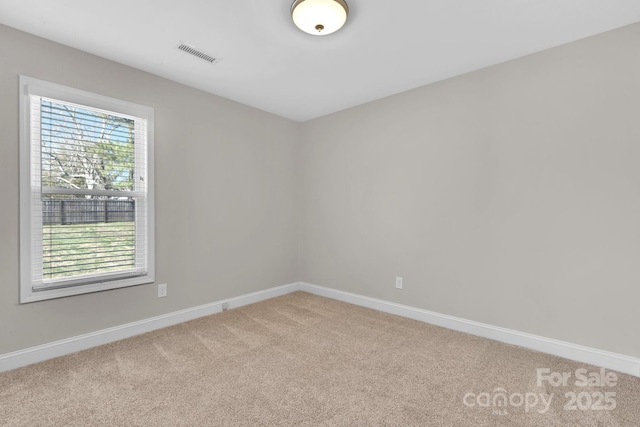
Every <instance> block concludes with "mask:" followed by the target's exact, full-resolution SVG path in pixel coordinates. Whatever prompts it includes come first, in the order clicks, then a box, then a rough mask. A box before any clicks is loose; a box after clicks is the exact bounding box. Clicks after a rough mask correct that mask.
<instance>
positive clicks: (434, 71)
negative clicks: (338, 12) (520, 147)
mask: <svg viewBox="0 0 640 427" xmlns="http://www.w3.org/2000/svg"><path fill="white" fill-rule="evenodd" d="M292 2H293V0H171V1H169V0H108V1H96V0H0V23H3V24H5V25H8V26H10V27H14V28H17V29H20V30H23V31H26V32H29V33H32V34H35V35H38V36H41V37H44V38H47V39H50V40H54V41H56V42H59V43H62V44H65V45H68V46H72V47H75V48H77V49H80V50H83V51H86V52H90V53H93V54H96V55H99V56H102V57H104V58H108V59H111V60H114V61H117V62H121V63H123V64H127V65H130V66H133V67H136V68H139V69H142V70H145V71H148V72H151V73H153V74H157V75H160V76H163V77H166V78H168V79H171V80H175V81H178V82H181V83H184V84H186V85H189V86H193V87H196V88H199V89H202V90H205V91H207V92H211V93H214V94H216V95H220V96H223V97H225V98H229V99H232V100H235V101H238V102H241V103H243V104H247V105H250V106H253V107H256V108H259V109H261V110H265V111H268V112H271V113H274V114H277V115H280V116H283V117H287V118H289V119H293V120H296V121H305V120H309V119H312V118H315V117H319V116H323V115H325V114H329V113H332V112H335V111H339V110H343V109H345V108H349V107H352V106H355V105H358V104H362V103H364V102H368V101H372V100H374V99H378V98H382V97H385V96H388V95H391V94H395V93H398V92H402V91H405V90H408V89H412V88H415V87H419V86H422V85H425V84H428V83H432V82H435V81H438V80H442V79H446V78H448V77H452V76H455V75H459V74H462V73H466V72H469V71H473V70H477V69H480V68H483V67H487V66H489V65H493V64H496V63H500V62H504V61H507V60H510V59H513V58H517V57H520V56H523V55H527V54H530V53H533V52H537V51H540V50H543V49H548V48H550V47H554V46H558V45H560V44H564V43H568V42H571V41H574V40H577V39H581V38H584V37H588V36H591V35H594V34H598V33H601V32H604V31H607V30H611V29H614V28H618V27H621V26H624V25H627V24H631V23H635V22H639V21H640V0H404V1H400V0H386V1H385V0H347V3H348V4H349V8H350V15H349V19H348V21H347V24H346V25H345V27H344V28H343V29H342V30H340V31H338V32H336V33H334V34H332V35H328V36H324V37H316V36H311V35H308V34H305V33H303V32H302V31H300V30H298V29H297V28H296V27H295V26H294V25H293V23H292V21H291V16H290V12H289V8H290V6H291V3H292ZM180 42H184V43H187V44H190V45H192V46H194V47H196V48H198V49H199V50H201V51H203V52H205V53H208V54H209V55H211V56H214V57H216V58H219V59H220V60H219V62H218V63H216V64H214V65H212V64H209V63H208V62H205V61H203V60H201V59H198V58H196V57H193V56H190V55H188V54H186V53H184V52H182V51H180V50H178V49H177V46H178V44H179V43H180Z"/></svg>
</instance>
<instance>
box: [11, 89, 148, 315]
mask: <svg viewBox="0 0 640 427" xmlns="http://www.w3.org/2000/svg"><path fill="white" fill-rule="evenodd" d="M21 86H22V87H23V88H24V95H23V96H24V100H23V104H25V105H23V115H25V116H27V117H26V118H25V117H23V118H22V120H23V121H24V122H25V123H23V127H22V128H21V131H22V132H23V135H22V137H23V141H22V144H23V146H22V151H21V161H22V163H21V165H24V168H23V169H27V170H26V171H25V170H23V171H21V179H22V180H23V181H25V182H23V183H22V184H23V186H22V188H21V191H22V193H21V196H22V199H23V200H22V201H23V203H22V204H21V221H22V223H24V224H23V225H22V226H21V245H22V246H23V248H22V249H21V255H22V258H23V259H22V263H23V264H22V267H21V268H22V270H21V271H22V276H23V277H22V280H21V301H22V302H29V301H34V300H40V299H48V298H55V297H58V296H68V295H73V294H78V293H86V292H92V291H97V290H104V289H111V288H115V287H122V286H130V285H134V284H140V283H148V282H150V281H153V228H152V219H153V209H152V208H153V204H152V201H153V197H152V194H153V193H152V191H150V190H152V179H151V177H152V173H151V172H152V169H151V168H150V165H152V162H150V154H152V151H151V150H150V149H151V148H152V145H151V141H152V140H151V138H150V134H151V133H152V129H150V128H149V126H150V125H151V124H152V123H153V121H152V120H153V110H151V109H149V108H147V107H142V106H137V105H135V104H129V103H125V102H123V101H118V100H114V99H111V98H105V97H101V96H99V95H94V94H90V93H87V92H83V91H78V90H75V89H70V88H65V87H62V86H58V85H53V84H50V83H46V82H42V81H39V80H35V79H29V78H25V77H23V78H21ZM135 113H142V114H135ZM150 151H151V153H150ZM22 157H28V163H27V160H26V159H23V158H22ZM26 181H28V185H27V182H26ZM27 197H28V200H29V203H28V205H27V203H26V201H25V199H26V198H27ZM27 223H28V226H27V225H26V224H27ZM25 258H28V259H25ZM27 264H28V265H27ZM25 275H26V276H28V277H25Z"/></svg>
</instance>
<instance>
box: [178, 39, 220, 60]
mask: <svg viewBox="0 0 640 427" xmlns="http://www.w3.org/2000/svg"><path fill="white" fill-rule="evenodd" d="M178 49H180V50H182V51H184V52H187V53H189V54H191V55H193V56H197V57H198V58H200V59H204V60H205V61H207V62H211V63H212V64H213V63H214V62H216V58H214V57H213V56H210V55H207V54H206V53H204V52H200V51H199V50H198V49H196V48H195V47H193V46H189V45H188V44H184V43H180V45H179V46H178Z"/></svg>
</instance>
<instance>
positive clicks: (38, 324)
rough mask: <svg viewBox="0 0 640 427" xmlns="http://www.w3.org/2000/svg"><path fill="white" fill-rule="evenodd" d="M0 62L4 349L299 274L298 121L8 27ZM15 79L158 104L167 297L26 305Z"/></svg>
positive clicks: (161, 247)
mask: <svg viewBox="0 0 640 427" xmlns="http://www.w3.org/2000/svg"><path fill="white" fill-rule="evenodd" d="M0 58H1V59H0V130H1V131H0V182H1V183H2V185H1V186H0V200H1V202H0V325H1V326H0V354H3V353H7V352H10V351H14V350H18V349H22V348H26V347H29V346H33V345H38V344H43V343H48V342H51V341H55V340H59V339H62V338H67V337H71V336H75V335H78V334H82V333H87V332H91V331H95V330H100V329H103V328H107V327H111V326H115V325H121V324H124V323H127V322H131V321H136V320H140V319H145V318H148V317H152V316H156V315H160V314H163V313H168V312H172V311H176V310H180V309H184V308H188V307H193V306H197V305H200V304H205V303H207V302H212V301H216V300H220V299H224V298H228V297H232V296H237V295H241V294H245V293H248V292H253V291H257V290H261V289H266V288H270V287H273V286H278V285H283V284H287V283H291V282H294V281H295V280H296V279H297V278H298V277H297V267H298V252H297V249H298V223H297V213H298V212H299V209H298V204H297V203H298V201H297V193H296V186H295V183H296V173H297V169H296V164H297V163H296V161H297V157H296V156H297V148H296V147H297V144H296V143H297V140H298V132H299V125H298V124H297V123H295V122H292V121H289V120H285V119H282V118H279V117H276V116H273V115H270V114H267V113H264V112H261V111H258V110H255V109H252V108H249V107H246V106H243V105H240V104H237V103H234V102H231V101H228V100H225V99H222V98H219V97H216V96H213V95H209V94H206V93H204V92H201V91H197V90H195V89H191V88H188V87H185V86H182V85H180V84H177V83H173V82H170V81H168V80H165V79H162V78H159V77H156V76H153V75H150V74H147V73H144V72H141V71H138V70H134V69H132V68H128V67H126V66H123V65H120V64H116V63H114V62H110V61H107V60H104V59H101V58H98V57H95V56H91V55H88V54H86V53H83V52H80V51H77V50H74V49H70V48H67V47H64V46H61V45H58V44H55V43H52V42H49V41H46V40H43V39H40V38H36V37H33V36H30V35H27V34H25V33H22V32H18V31H15V30H12V29H10V28H8V27H5V26H0ZM19 74H24V75H27V76H31V77H35V78H39V79H43V80H48V81H52V82H55V83H59V84H63V85H67V86H71V87H75V88H79V89H83V90H88V91H91V92H95V93H99V94H103V95H106V96H111V97H116V98H120V99H124V100H127V101H131V102H135V103H139V104H144V105H148V106H151V107H153V108H154V109H155V148H156V164H155V172H156V186H155V188H156V266H157V267H156V279H157V282H158V283H168V285H169V296H168V297H167V298H162V299H158V298H157V295H156V286H155V285H143V286H138V287H133V288H127V289H119V290H113V291H107V292H101V293H95V294H89V295H82V296H76V297H70V298H63V299H57V300H51V301H45V302H37V303H32V304H26V305H19V304H18V248H19V244H18V242H19V240H18V238H19V236H18V214H19V212H18V75H19ZM174 206H191V208H190V209H178V208H175V207H174Z"/></svg>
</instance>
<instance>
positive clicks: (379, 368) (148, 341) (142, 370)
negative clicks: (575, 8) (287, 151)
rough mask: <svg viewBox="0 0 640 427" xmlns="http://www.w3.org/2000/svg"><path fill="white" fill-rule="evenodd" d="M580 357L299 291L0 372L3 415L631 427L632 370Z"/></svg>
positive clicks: (88, 420) (127, 422)
mask: <svg viewBox="0 0 640 427" xmlns="http://www.w3.org/2000/svg"><path fill="white" fill-rule="evenodd" d="M538 368H548V369H549V370H550V371H549V373H552V372H569V373H570V374H571V378H570V379H568V383H567V385H566V386H562V385H560V386H558V387H554V386H553V385H551V384H549V382H548V381H545V382H544V383H543V384H542V385H541V386H540V387H539V386H538V385H537V371H536V369H538ZM580 368H584V369H586V370H587V375H589V374H594V375H595V372H600V370H599V369H598V368H594V367H592V366H588V365H583V364H579V363H574V362H570V361H567V360H564V359H560V358H556V357H552V356H547V355H544V354H541V353H536V352H532V351H528V350H524V349H521V348H518V347H514V346H509V345H505V344H500V343H497V342H494V341H490V340H486V339H482V338H476V337H473V336H469V335H465V334H462V333H458V332H452V331H449V330H447V329H443V328H439V327H435V326H430V325H426V324H423V323H420V322H416V321H412V320H407V319H404V318H401V317H396V316H392V315H387V314H384V313H379V312H376V311H373V310H368V309H364V308H360V307H357V306H352V305H349V304H345V303H341V302H337V301H333V300H330V299H325V298H321V297H318V296H314V295H310V294H307V293H303V292H297V293H294V294H290V295H286V296H284V297H279V298H275V299H272V300H269V301H264V302H261V303H258V304H254V305H250V306H246V307H243V308H239V309H236V310H231V311H227V312H224V313H221V314H216V315H214V316H209V317H206V318H202V319H198V320H195V321H192V322H188V323H184V324H181V325H177V326H174V327H170V328H167V329H163V330H159V331H156V332H151V333H148V334H145V335H141V336H138V337H134V338H131V339H127V340H123V341H120V342H117V343H113V344H109V345H105V346H102V347H98V348H94V349H90V350H87V351H83V352H80V353H77V354H73V355H70V356H65V357H61V358H58V359H54V360H50V361H47V362H44V363H41V364H38V365H33V366H29V367H26V368H22V369H18V370H14V371H10V372H5V373H1V374H0V424H1V425H3V426H29V427H34V426H94V425H100V426H218V425H229V426H242V425H246V426H260V425H265V426H267V425H280V426H290V425H309V426H372V425H387V426H503V425H504V426H583V427H584V426H629V427H637V426H640V379H639V378H635V377H632V376H629V375H624V374H615V376H617V382H616V384H615V385H610V384H609V385H607V386H604V387H594V386H578V385H575V382H576V380H577V379H579V377H578V378H577V377H576V375H575V371H576V369H580ZM611 375H613V374H611ZM611 375H610V380H611ZM501 389H504V390H501ZM503 391H504V393H505V394H506V396H507V399H506V404H502V405H499V404H501V403H504V401H503V400H500V392H503ZM605 392H606V393H615V395H611V394H608V395H607V400H605V399H604V396H605ZM571 393H573V394H575V396H576V398H577V399H579V400H577V401H576V402H575V405H573V406H575V408H576V409H575V410H569V409H565V406H566V405H567V404H568V405H569V406H572V402H571V401H570V400H571V396H572V395H571ZM599 393H601V395H600V394H599ZM496 396H497V397H496ZM534 396H535V398H536V399H537V400H538V403H537V405H535V406H534V405H533V403H534V402H535V400H534ZM494 397H496V399H495V405H494ZM550 398H551V404H550V406H549V407H548V410H546V411H545V406H544V404H543V403H542V402H543V400H544V401H549V399H550ZM527 400H528V401H529V407H527V404H526V403H525V402H526V401H527ZM599 400H600V402H598V401H599ZM465 402H466V403H465ZM614 404H615V409H613V406H614ZM597 408H601V409H597Z"/></svg>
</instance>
